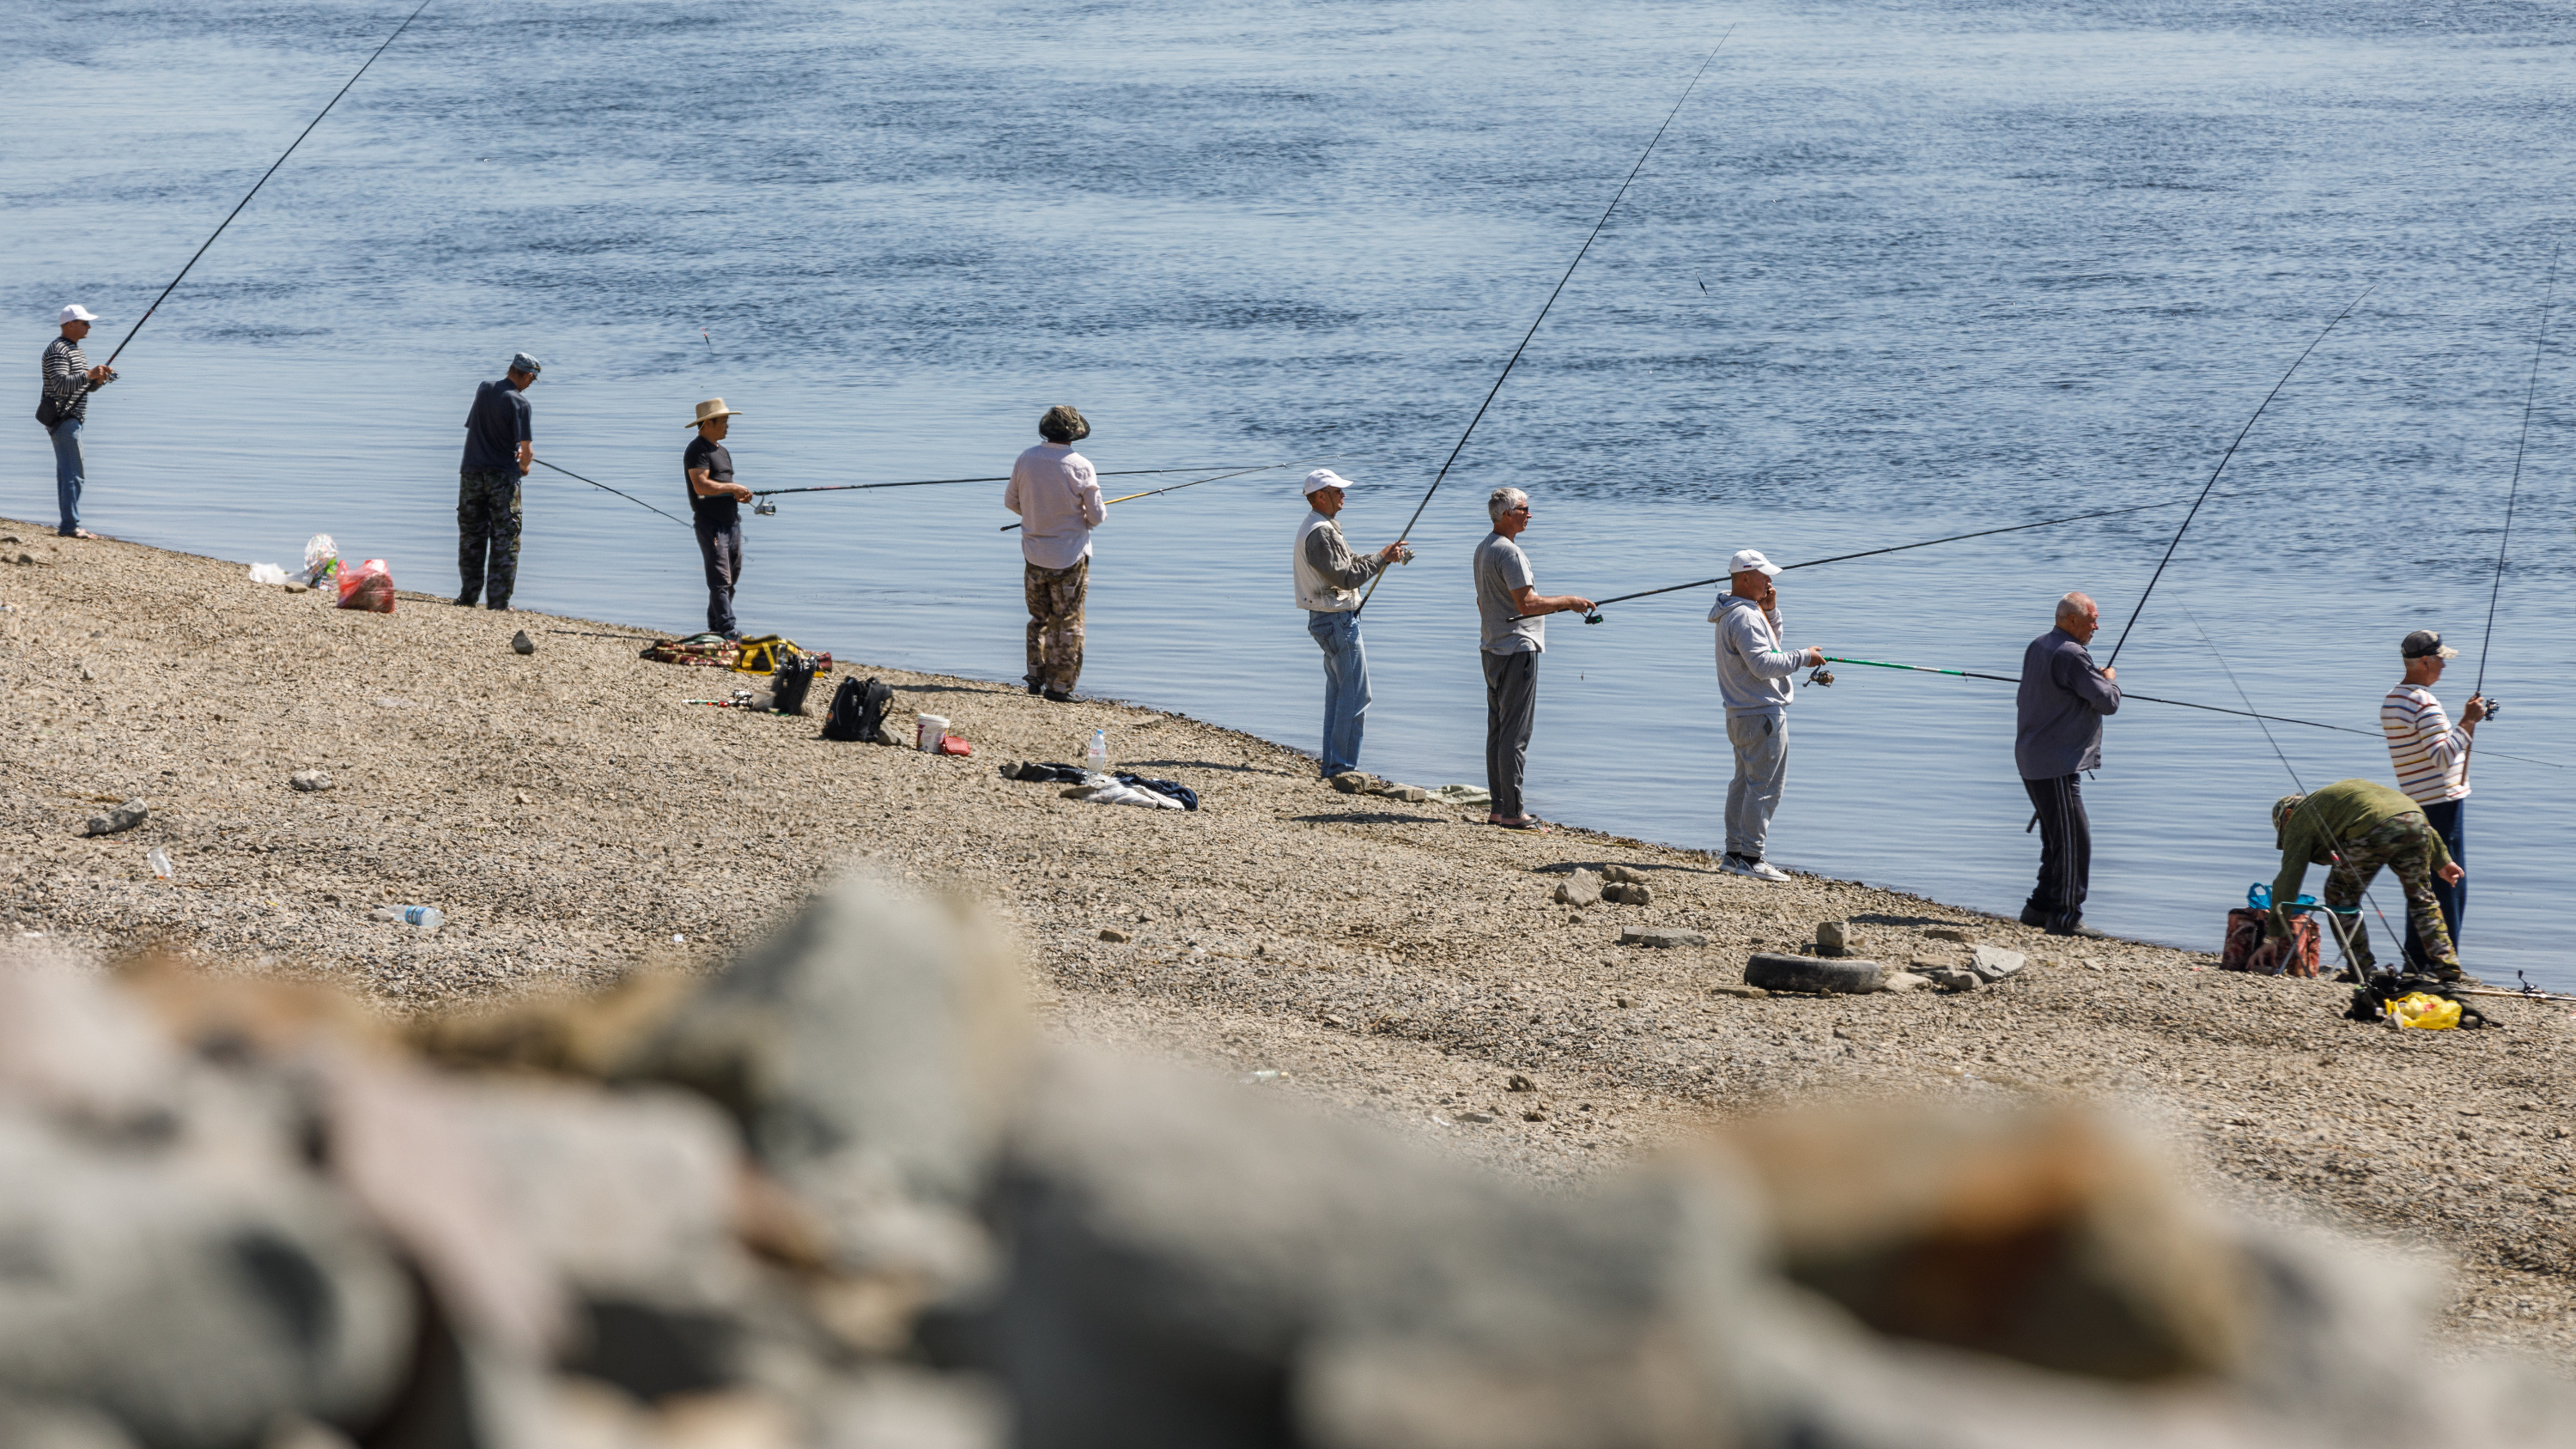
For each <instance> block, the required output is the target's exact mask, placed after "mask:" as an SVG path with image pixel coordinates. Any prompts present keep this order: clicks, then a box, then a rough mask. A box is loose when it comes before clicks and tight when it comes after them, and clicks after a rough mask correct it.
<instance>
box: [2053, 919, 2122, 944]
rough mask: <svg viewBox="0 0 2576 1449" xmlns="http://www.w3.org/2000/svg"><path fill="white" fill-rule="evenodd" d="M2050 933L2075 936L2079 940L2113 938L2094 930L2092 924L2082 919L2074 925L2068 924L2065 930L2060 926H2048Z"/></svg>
mask: <svg viewBox="0 0 2576 1449" xmlns="http://www.w3.org/2000/svg"><path fill="white" fill-rule="evenodd" d="M2048 934H2050V935H2052V936H2073V937H2076V938H2077V939H2079V940H2085V941H2107V940H2110V939H2111V938H2110V937H2109V936H2107V935H2104V934H2103V933H2102V932H2100V931H2097V930H2094V929H2093V928H2092V927H2091V926H2088V925H2085V924H2084V923H2083V922H2082V921H2078V922H2076V923H2075V924H2074V925H2071V926H2068V927H2066V928H2064V929H2063V930H2061V929H2059V928H2058V927H2055V926H2051V927H2049V928H2048Z"/></svg>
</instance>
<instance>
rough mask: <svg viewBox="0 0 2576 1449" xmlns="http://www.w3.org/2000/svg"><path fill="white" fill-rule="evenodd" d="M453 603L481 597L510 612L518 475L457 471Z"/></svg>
mask: <svg viewBox="0 0 2576 1449" xmlns="http://www.w3.org/2000/svg"><path fill="white" fill-rule="evenodd" d="M456 576H457V578H458V579H459V580H460V581H461V582H460V583H459V584H458V586H457V590H456V602H458V603H460V604H468V605H470V604H472V603H473V602H474V599H475V596H476V595H478V594H487V586H488V595H487V596H488V598H489V600H490V602H491V606H492V607H493V608H495V609H506V608H508V607H510V593H511V591H512V590H514V589H516V588H517V587H518V586H519V475H518V474H516V473H511V472H497V473H495V472H485V471H482V470H480V469H475V468H464V469H459V470H458V472H457V475H456Z"/></svg>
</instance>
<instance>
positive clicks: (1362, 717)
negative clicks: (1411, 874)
mask: <svg viewBox="0 0 2576 1449" xmlns="http://www.w3.org/2000/svg"><path fill="white" fill-rule="evenodd" d="M1349 487H1350V482H1349V480H1348V479H1345V478H1344V477H1342V475H1340V474H1339V473H1336V472H1334V471H1333V470H1332V469H1330V468H1318V469H1316V470H1315V471H1314V472H1312V473H1309V474H1307V475H1306V502H1307V505H1308V507H1307V510H1306V521H1305V522H1304V523H1301V524H1299V525H1298V526H1297V547H1296V551H1295V553H1294V555H1293V557H1292V560H1291V563H1292V567H1293V568H1294V569H1295V571H1296V579H1297V607H1299V608H1301V609H1303V610H1305V611H1306V632H1307V633H1308V634H1311V635H1313V636H1314V639H1315V642H1316V644H1318V645H1320V646H1322V648H1323V651H1324V748H1323V750H1322V751H1321V756H1322V759H1323V762H1324V778H1325V779H1327V780H1329V779H1331V778H1332V777H1334V776H1335V775H1338V774H1341V773H1343V772H1344V771H1346V770H1356V769H1358V768H1359V767H1360V732H1361V728H1362V726H1364V725H1365V724H1366V723H1367V717H1368V707H1369V682H1368V652H1367V651H1366V650H1365V649H1363V648H1361V647H1360V615H1359V607H1360V597H1361V595H1360V585H1362V584H1365V583H1367V582H1368V581H1369V580H1371V579H1373V578H1376V577H1377V576H1378V574H1379V572H1380V571H1381V570H1383V569H1385V568H1386V566H1387V565H1388V564H1391V563H1403V562H1405V561H1406V560H1408V559H1410V558H1412V557H1413V555H1412V553H1411V552H1409V551H1408V550H1407V549H1406V548H1405V546H1404V540H1402V539H1397V540H1396V541H1395V542H1393V543H1390V544H1388V545H1387V546H1386V547H1384V548H1382V549H1379V550H1378V551H1377V552H1375V553H1373V554H1366V555H1358V556H1354V555H1353V554H1352V553H1351V546H1350V544H1348V543H1347V542H1345V541H1344V540H1343V538H1342V527H1341V525H1340V524H1339V523H1337V522H1335V521H1334V519H1335V516H1336V515H1338V514H1339V513H1340V512H1341V511H1342V501H1343V499H1344V498H1345V496H1346V490H1347V489H1348V488H1349Z"/></svg>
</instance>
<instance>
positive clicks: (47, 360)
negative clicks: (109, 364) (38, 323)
mask: <svg viewBox="0 0 2576 1449" xmlns="http://www.w3.org/2000/svg"><path fill="white" fill-rule="evenodd" d="M43 371H44V377H45V400H46V401H48V402H50V403H52V404H53V405H54V411H55V412H56V413H58V414H60V415H61V417H63V418H67V419H69V420H71V421H73V422H83V421H86V420H87V419H88V417H89V395H90V394H91V393H92V392H95V391H96V390H97V389H98V384H97V383H94V382H92V381H90V380H89V354H88V353H86V352H83V351H81V349H80V344H79V343H77V342H74V341H73V340H71V339H70V338H68V337H57V338H55V339H54V340H53V341H51V342H48V343H46V344H45V356H44V361H43Z"/></svg>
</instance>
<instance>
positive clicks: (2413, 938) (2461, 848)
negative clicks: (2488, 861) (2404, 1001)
mask: <svg viewBox="0 0 2576 1449" xmlns="http://www.w3.org/2000/svg"><path fill="white" fill-rule="evenodd" d="M2468 806H2469V802H2468V801H2466V800H2444V801H2441V802H2440V803H2438V804H2433V805H2427V806H2425V807H2424V823H2425V824H2426V825H2428V826H2430V827H2431V828H2432V831H2433V837H2434V838H2435V839H2436V840H2439V841H2441V842H2442V849H2443V851H2444V852H2446V853H2447V854H2448V855H2449V856H2450V857H2451V863H2452V864H2454V865H2457V866H2459V867H2460V868H2462V869H2463V870H2465V869H2467V868H2468V864H2469V827H2468V820H2467V818H2466V817H2467V815H2468ZM2433 904H2434V905H2435V906H2436V907H2437V908H2439V909H2440V911H2441V913H2442V926H2443V929H2444V930H2446V931H2447V932H2449V934H2450V937H2451V949H2452V950H2453V951H2457V950H2459V949H2460V918H2461V917H2463V916H2465V915H2467V914H2468V913H2469V881H2468V877H2466V876H2462V877H2461V878H2460V883H2459V884H2458V885H2451V884H2449V883H2447V882H2445V881H2444V880H2443V879H2442V878H2441V877H2440V876H2438V875H2437V876H2435V877H2433ZM2406 960H2407V963H2408V964H2409V965H2412V966H2415V967H2417V968H2419V969H2420V968H2422V967H2425V966H2428V965H2431V964H2433V958H2432V956H2431V955H2430V954H2429V953H2428V952H2427V950H2426V949H2425V945H2424V933H2423V932H2421V931H2419V930H2417V929H2416V928H2415V917H2414V916H2413V914H2412V913H2410V914H2408V916H2407V917H2406Z"/></svg>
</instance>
